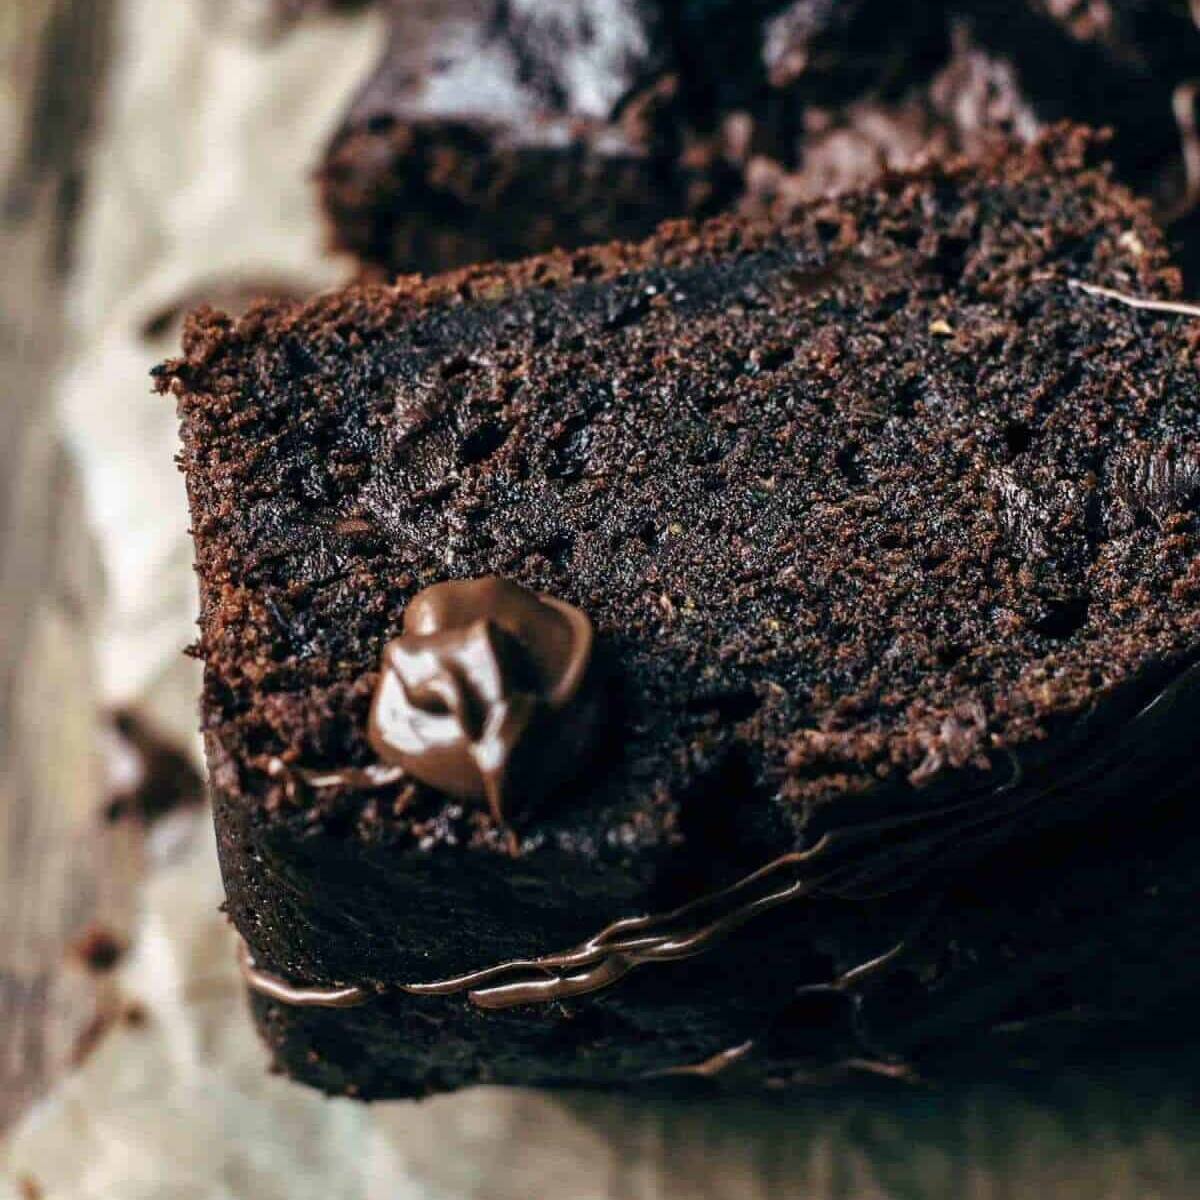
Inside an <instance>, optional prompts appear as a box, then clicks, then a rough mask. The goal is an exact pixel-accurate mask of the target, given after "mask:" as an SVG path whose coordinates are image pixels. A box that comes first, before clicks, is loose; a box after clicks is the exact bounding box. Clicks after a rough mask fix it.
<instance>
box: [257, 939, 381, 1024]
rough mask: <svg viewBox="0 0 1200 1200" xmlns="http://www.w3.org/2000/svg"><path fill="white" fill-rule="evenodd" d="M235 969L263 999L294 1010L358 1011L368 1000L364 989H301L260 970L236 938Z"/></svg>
mask: <svg viewBox="0 0 1200 1200" xmlns="http://www.w3.org/2000/svg"><path fill="white" fill-rule="evenodd" d="M238 969H239V970H240V971H241V973H242V978H243V979H244V980H245V981H246V983H247V984H248V985H249V986H250V987H251V988H253V989H254V991H256V992H258V993H259V995H261V996H266V997H267V999H268V1000H277V1001H278V1002H279V1003H280V1004H288V1005H291V1006H292V1007H294V1008H358V1007H359V1006H360V1005H363V1004H366V1002H367V1001H368V1000H369V999H370V998H371V997H370V993H369V992H368V991H367V990H366V988H361V987H357V986H355V985H350V986H348V987H339V988H323V987H301V986H299V985H296V984H291V983H288V982H287V980H285V979H281V978H280V977H279V976H278V975H272V974H271V973H270V972H268V971H264V970H262V969H261V968H260V967H259V966H258V965H257V964H256V963H255V961H254V956H253V955H252V954H251V953H250V947H249V946H247V945H246V943H245V941H244V940H242V939H240V938H239V939H238Z"/></svg>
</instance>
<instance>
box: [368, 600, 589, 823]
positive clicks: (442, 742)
mask: <svg viewBox="0 0 1200 1200" xmlns="http://www.w3.org/2000/svg"><path fill="white" fill-rule="evenodd" d="M592 639H593V633H592V623H591V622H590V621H589V620H588V618H587V616H586V615H585V614H584V613H583V612H581V611H580V610H579V609H578V608H575V607H574V606H573V605H570V604H566V603H564V602H563V601H561V600H555V599H554V598H553V597H550V596H538V595H535V594H534V593H533V592H530V591H528V590H526V589H525V588H523V587H519V586H518V585H517V584H514V583H509V582H507V581H506V580H503V579H498V578H487V579H477V580H471V581H458V582H450V583H442V584H436V585H435V586H433V587H431V588H428V589H427V590H426V591H424V592H422V593H420V595H418V596H416V597H415V598H414V599H413V601H412V603H411V604H410V605H409V606H408V610H407V612H406V613H405V617H404V633H403V634H402V635H401V636H400V637H398V638H396V639H394V640H393V641H391V642H389V643H388V645H387V646H386V648H385V649H384V652H383V666H382V672H381V675H380V681H379V686H378V689H377V690H376V693H375V700H374V703H373V704H372V706H371V728H370V740H371V746H372V748H373V749H374V750H375V752H376V753H377V754H378V755H379V757H380V758H381V759H382V760H383V761H384V762H385V763H394V764H396V765H398V766H401V767H403V768H404V769H405V770H407V771H408V772H409V773H410V774H411V775H412V776H413V777H414V778H416V779H419V780H421V782H423V783H426V784H428V785H429V786H430V787H434V788H437V789H438V790H439V791H442V792H445V793H447V794H448V795H450V796H455V797H459V798H462V799H468V800H484V799H486V800H487V802H488V805H489V807H490V808H491V811H492V816H493V817H494V818H495V820H496V821H497V822H502V821H504V820H505V819H506V817H507V816H509V815H511V812H510V809H513V808H517V809H528V808H529V807H530V806H531V805H532V804H533V803H534V802H535V801H536V800H537V799H538V798H540V797H541V796H542V795H544V794H545V793H546V792H547V791H549V790H550V789H551V788H553V787H554V786H556V785H560V784H562V783H564V782H565V781H566V780H567V779H568V778H569V777H570V775H571V774H572V773H573V772H575V771H577V770H578V769H579V766H580V764H581V762H582V761H584V760H585V758H586V751H587V742H588V740H589V735H590V732H591V729H592V727H593V726H594V724H595V721H596V716H597V712H596V705H595V697H594V695H593V694H592V693H591V692H590V691H589V690H587V689H586V687H585V683H586V680H587V674H588V667H589V665H590V663H591V657H592ZM535 740H536V741H537V742H538V743H539V744H538V753H537V754H536V755H534V754H531V753H529V752H528V749H527V747H528V744H529V743H530V742H533V741H535Z"/></svg>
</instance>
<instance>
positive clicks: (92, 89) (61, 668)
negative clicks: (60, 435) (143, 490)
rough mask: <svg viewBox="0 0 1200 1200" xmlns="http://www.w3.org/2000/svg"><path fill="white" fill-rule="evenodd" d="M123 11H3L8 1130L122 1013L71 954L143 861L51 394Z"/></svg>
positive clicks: (0, 250)
mask: <svg viewBox="0 0 1200 1200" xmlns="http://www.w3.org/2000/svg"><path fill="white" fill-rule="evenodd" d="M109 15H110V14H109V5H108V3H107V0H74V2H72V0H21V2H20V3H7V4H4V5H2V6H0V89H2V99H0V206H2V207H0V264H3V266H2V270H0V380H2V383H0V1129H3V1128H4V1126H5V1125H6V1124H8V1123H10V1122H11V1121H12V1119H13V1118H14V1117H15V1116H16V1115H17V1114H18V1113H20V1112H21V1111H22V1110H23V1109H24V1108H25V1107H26V1106H27V1105H28V1103H29V1101H30V1100H31V1099H33V1098H34V1097H36V1096H37V1095H38V1094H40V1092H41V1091H42V1090H43V1089H44V1088H45V1087H46V1086H47V1084H48V1083H49V1082H50V1081H51V1080H53V1079H54V1078H55V1077H56V1076H57V1075H58V1074H59V1073H60V1072H61V1071H63V1070H64V1069H65V1068H66V1067H67V1066H68V1065H69V1064H70V1063H71V1062H72V1061H75V1060H76V1059H77V1058H78V1057H79V1055H80V1054H82V1053H84V1052H85V1051H86V1049H87V1046H88V1044H89V1042H90V1041H91V1040H92V1038H93V1037H94V1035H95V1032H96V1030H97V1029H98V1027H99V1024H100V1023H101V1022H102V1021H103V1020H104V1017H105V1015H106V1011H107V1009H108V1008H109V1007H110V1006H111V1004H112V1003H113V998H112V996H111V995H110V994H109V990H108V987H107V985H106V983H105V981H104V980H103V979H102V978H101V977H99V976H98V975H97V974H96V973H95V972H94V971H90V970H88V969H87V968H86V967H85V965H84V963H83V962H82V960H81V959H80V957H79V956H78V955H77V954H76V953H74V952H73V948H74V947H76V946H77V945H78V943H79V941H80V939H81V938H82V937H83V936H84V935H85V933H86V932H87V931H88V930H89V929H91V928H93V927H95V928H103V929H106V930H112V931H114V932H115V933H116V934H117V935H118V936H122V935H123V931H124V929H125V927H126V925H127V922H128V918H129V914H130V911H131V901H132V882H133V879H134V876H135V874H136V870H137V862H138V857H139V855H138V849H137V841H138V838H137V834H136V831H134V830H132V829H130V828H129V827H128V826H125V827H111V828H110V827H106V826H105V825H104V823H103V821H102V819H101V817H100V810H101V800H102V780H101V772H100V764H99V762H98V759H97V752H96V744H97V743H96V737H95V733H96V726H97V716H98V714H97V711H96V702H95V694H94V690H93V687H92V679H91V672H90V668H89V656H90V645H89V634H88V624H89V620H90V617H91V614H92V613H93V611H94V607H95V602H96V598H97V596H98V594H99V590H100V580H99V576H98V572H97V569H96V565H95V563H96V560H95V557H94V555H93V553H92V550H91V546H90V545H89V541H88V537H87V534H86V527H85V523H84V519H83V513H82V508H81V505H80V499H79V493H78V489H77V487H76V484H75V480H74V478H73V474H72V470H71V467H70V464H69V463H68V461H67V459H66V457H65V455H64V453H63V451H62V449H61V447H60V446H59V444H58V443H57V441H56V438H55V434H54V421H53V413H52V390H51V389H52V381H53V376H54V371H55V368H56V365H57V363H58V361H59V356H60V349H61V345H62V337H63V324H64V322H63V298H64V297H63V287H64V277H65V273H66V269H67V266H68V263H69V258H70V235H71V228H72V220H73V216H74V213H75V210H76V208H77V202H78V197H79V191H80V183H81V163H82V158H81V154H82V151H83V148H84V143H85V136H86V132H87V129H88V125H89V119H90V116H89V115H90V113H91V112H92V110H93V107H94V101H95V98H96V94H97V91H98V89H99V86H100V78H101V66H102V63H103V60H104V55H105V45H106V40H107V32H108V29H109ZM68 81H70V85H69V86H68Z"/></svg>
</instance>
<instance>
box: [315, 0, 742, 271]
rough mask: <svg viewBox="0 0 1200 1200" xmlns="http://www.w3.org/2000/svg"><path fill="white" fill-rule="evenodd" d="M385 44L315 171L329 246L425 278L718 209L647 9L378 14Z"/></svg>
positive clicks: (520, 5) (652, 8)
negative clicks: (383, 20) (384, 21)
mask: <svg viewBox="0 0 1200 1200" xmlns="http://www.w3.org/2000/svg"><path fill="white" fill-rule="evenodd" d="M387 12H388V18H389V21H390V26H391V29H390V35H389V38H388V45H387V48H386V51H385V53H384V56H383V60H382V62H381V63H380V65H379V67H378V69H377V71H376V73H375V75H374V76H373V77H372V78H371V79H370V80H369V81H368V82H367V83H366V85H365V86H364V88H363V90H362V92H361V93H360V94H359V96H358V97H357V98H356V99H355V100H354V102H353V104H352V106H351V108H350V111H349V113H348V114H347V116H346V118H345V120H344V121H343V124H342V126H341V128H340V130H339V131H338V133H337V134H336V135H335V137H334V139H333V142H332V144H331V146H330V148H329V151H328V153H327V156H326V159H325V161H324V163H323V165H322V167H321V170H320V173H319V183H320V188H321V194H322V198H323V201H324V204H325V207H326V209H327V211H328V213H329V217H330V221H331V227H332V229H333V233H334V239H335V243H336V245H337V246H338V248H339V249H343V250H349V251H351V252H352V253H354V254H356V255H357V256H359V257H360V258H361V259H363V260H364V261H366V262H367V263H370V264H374V265H377V266H382V267H384V268H385V269H386V270H387V271H389V272H393V271H414V270H421V271H433V270H444V269H446V268H448V267H453V266H462V265H465V264H467V263H472V262H479V261H487V260H489V259H494V258H517V257H521V256H523V255H526V254H532V253H535V252H538V251H542V250H549V249H551V248H553V247H563V246H578V245H583V244H586V243H588V242H595V241H603V240H605V239H607V238H630V237H643V236H645V235H646V234H648V233H650V232H651V231H652V230H653V229H654V227H655V225H657V224H658V222H660V221H662V220H664V219H665V218H667V217H676V216H681V215H683V214H685V213H688V212H691V213H693V214H705V213H712V212H716V211H718V210H719V209H720V208H721V207H723V206H725V205H726V204H728V203H729V202H730V201H731V200H732V199H733V196H734V194H735V193H734V191H733V185H734V182H735V174H734V172H733V170H732V168H731V167H730V166H728V165H727V164H725V163H723V161H722V160H721V158H720V156H719V155H717V154H714V153H712V152H710V151H709V150H706V149H705V148H704V147H702V146H700V145H699V144H698V143H696V142H695V140H694V138H692V137H691V135H690V134H689V132H688V125H689V122H688V120H687V119H686V118H685V116H684V110H685V108H686V106H687V102H688V101H687V97H685V96H683V95H681V94H680V80H679V75H678V62H677V56H676V54H675V51H674V48H673V42H672V39H671V36H670V28H669V25H670V22H669V20H668V18H667V16H666V15H665V13H664V12H663V7H662V6H661V5H660V3H659V2H658V0H566V2H560V3H555V4H552V5H547V4H542V3H530V2H529V0H520V2H514V3H505V4H498V3H496V2H495V0H421V2H420V3H413V2H412V0H394V2H392V3H390V4H389V5H388V6H387Z"/></svg>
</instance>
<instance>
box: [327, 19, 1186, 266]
mask: <svg viewBox="0 0 1200 1200" xmlns="http://www.w3.org/2000/svg"><path fill="white" fill-rule="evenodd" d="M387 12H388V14H389V21H390V23H391V36H390V39H389V44H388V48H387V50H386V52H385V54H384V56H383V60H382V62H381V63H380V65H379V67H378V69H377V70H376V72H375V74H374V75H373V77H372V78H371V79H370V80H369V81H368V82H367V83H366V84H365V86H364V88H363V90H362V91H361V92H360V94H359V95H358V96H357V97H356V99H355V101H354V102H353V104H352V106H351V108H350V111H349V112H348V113H347V115H346V117H345V119H344V121H343V123H342V125H341V127H340V129H339V131H338V132H337V134H336V135H335V137H334V139H333V141H332V143H331V145H330V147H329V151H328V154H327V157H326V160H325V162H324V164H323V166H322V168H321V170H320V172H319V179H320V187H321V191H322V197H323V200H324V204H325V207H326V210H327V212H328V214H329V216H330V223H331V227H332V229H333V235H334V241H335V243H336V245H337V246H338V247H339V248H340V249H343V250H348V251H350V252H352V253H354V254H356V255H357V256H358V257H359V258H360V259H361V260H362V261H364V262H365V263H366V264H368V265H369V266H371V267H374V268H381V269H382V270H383V272H384V273H385V274H389V275H390V274H394V273H397V272H406V271H413V270H423V271H430V270H438V269H445V268H447V267H453V266H458V265H463V264H466V263H468V262H476V261H483V260H487V259H492V258H513V257H517V256H519V255H521V254H525V253H531V252H535V251H541V250H548V249H550V248H553V247H570V246H574V245H581V244H584V243H586V242H589V241H598V240H603V239H607V238H614V237H616V238H628V237H638V236H642V235H644V234H648V233H649V232H651V230H652V229H653V227H654V225H655V224H656V223H657V222H658V221H659V220H661V219H663V218H665V217H679V216H686V215H692V216H703V215H706V214H708V213H712V212H715V211H717V210H718V209H722V208H726V207H729V206H737V207H741V208H743V209H744V210H746V211H748V212H751V213H761V212H763V211H768V210H771V209H779V208H781V207H782V208H786V207H788V206H790V205H792V204H794V203H796V202H797V201H800V202H804V201H807V200H809V199H813V198H819V197H822V196H825V195H829V194H834V193H837V192H839V191H842V190H845V189H846V188H848V187H853V186H858V185H860V184H863V183H866V182H869V181H870V180H871V179H872V178H874V176H875V175H876V174H877V173H878V172H879V170H880V168H881V166H883V165H888V166H891V167H893V168H898V167H904V166H908V165H912V164H913V163H914V162H916V161H918V160H919V159H921V158H922V157H924V156H929V155H931V154H937V155H945V154H948V153H958V152H964V153H977V152H979V151H980V150H982V149H985V148H986V147H987V146H988V145H989V144H992V143H994V142H995V140H996V138H997V137H998V136H1011V135H1017V136H1020V137H1022V138H1030V137H1033V136H1036V135H1037V133H1038V132H1039V131H1040V130H1041V129H1043V128H1044V127H1045V126H1046V124H1047V123H1050V122H1053V121H1056V120H1059V119H1063V118H1070V119H1072V120H1075V121H1081V122H1085V123H1088V124H1092V125H1094V126H1097V127H1102V126H1106V125H1112V126H1114V127H1115V129H1116V133H1117V136H1116V140H1115V143H1114V151H1113V153H1114V155H1115V158H1116V160H1117V162H1118V165H1119V168H1120V172H1121V176H1122V178H1123V179H1125V180H1126V181H1127V182H1128V183H1130V184H1131V185H1132V186H1134V187H1135V188H1137V189H1138V190H1139V191H1142V192H1144V193H1145V194H1147V195H1150V196H1152V197H1153V198H1154V199H1155V201H1156V204H1157V208H1158V212H1159V214H1160V215H1161V216H1162V217H1163V218H1164V219H1167V220H1170V221H1172V222H1177V223H1178V222H1183V223H1182V224H1180V226H1179V228H1180V234H1181V235H1182V234H1183V233H1185V232H1186V233H1188V234H1189V235H1194V233H1195V231H1194V229H1193V228H1191V226H1190V225H1189V224H1188V223H1187V220H1186V219H1187V218H1188V217H1189V215H1190V214H1193V213H1194V211H1195V208H1196V204H1197V202H1198V201H1200V134H1198V133H1197V113H1196V96H1197V94H1198V93H1197V79H1198V78H1200V77H1198V75H1197V71H1196V67H1195V64H1196V62H1197V61H1198V60H1200V25H1198V24H1197V21H1196V18H1195V15H1194V12H1193V11H1192V10H1191V9H1189V6H1188V4H1187V3H1186V2H1185V0H1162V2H1161V3H1159V2H1155V3H1146V0H1088V2H1086V3H1084V2H1082V0H1081V2H1080V3H1072V2H1071V0H1053V2H1046V0H936V2H934V0H736V2H735V0H680V2H679V3H663V0H569V2H563V3H556V4H552V5H550V4H543V3H538V2H530V0H521V2H519V3H517V2H512V3H510V2H507V0H505V2H504V3H500V2H498V0H422V2H421V3H412V2H411V0H391V2H390V3H389V4H388V5H387ZM1188 245H1189V248H1190V249H1191V250H1192V251H1193V252H1194V253H1195V254H1196V255H1198V256H1200V238H1197V237H1195V236H1189V241H1188Z"/></svg>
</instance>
